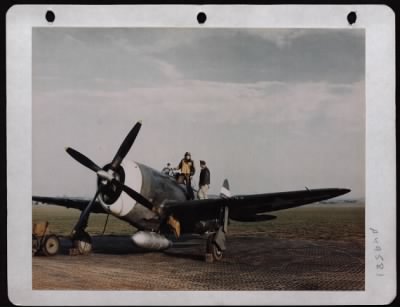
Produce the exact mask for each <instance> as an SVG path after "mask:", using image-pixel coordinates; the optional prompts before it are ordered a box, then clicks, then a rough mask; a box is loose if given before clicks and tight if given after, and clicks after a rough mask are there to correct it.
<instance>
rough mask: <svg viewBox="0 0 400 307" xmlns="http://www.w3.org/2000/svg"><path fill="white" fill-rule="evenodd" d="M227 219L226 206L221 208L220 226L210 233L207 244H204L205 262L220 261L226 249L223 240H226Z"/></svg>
mask: <svg viewBox="0 0 400 307" xmlns="http://www.w3.org/2000/svg"><path fill="white" fill-rule="evenodd" d="M228 219H229V211H228V207H227V206H226V207H224V208H222V210H221V215H220V225H223V226H220V227H219V229H218V231H217V232H215V233H212V234H210V235H209V236H208V238H207V246H206V257H205V260H206V262H214V261H220V260H221V259H222V256H223V254H224V251H225V250H226V246H225V241H226V233H227V232H228Z"/></svg>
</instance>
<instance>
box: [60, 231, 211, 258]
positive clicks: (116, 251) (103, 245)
mask: <svg viewBox="0 0 400 307" xmlns="http://www.w3.org/2000/svg"><path fill="white" fill-rule="evenodd" d="M60 243H61V248H60V252H59V254H62V255H69V249H70V248H72V247H73V244H72V241H71V240H70V239H69V238H68V237H60ZM92 244H93V252H94V253H96V254H109V255H128V254H146V253H154V252H155V251H151V250H146V249H143V248H141V247H138V246H136V245H134V244H133V242H132V240H131V238H130V236H116V235H104V236H100V235H99V236H92ZM203 244H204V241H203V240H202V239H201V238H200V239H199V238H198V237H183V238H182V239H179V240H174V242H173V246H172V247H171V248H170V249H168V250H165V251H163V253H164V254H165V255H167V256H169V257H175V258H187V259H193V260H204V255H203V254H201V253H200V249H201V248H199V247H200V246H202V245H203ZM156 252H157V251H156Z"/></svg>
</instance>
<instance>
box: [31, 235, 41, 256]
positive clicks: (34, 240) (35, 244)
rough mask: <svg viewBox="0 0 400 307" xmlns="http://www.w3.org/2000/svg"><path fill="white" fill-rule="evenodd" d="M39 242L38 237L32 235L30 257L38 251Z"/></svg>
mask: <svg viewBox="0 0 400 307" xmlns="http://www.w3.org/2000/svg"><path fill="white" fill-rule="evenodd" d="M39 245H40V242H39V239H38V237H36V236H35V235H32V256H35V255H36V252H37V251H38V249H39V247H40V246H39Z"/></svg>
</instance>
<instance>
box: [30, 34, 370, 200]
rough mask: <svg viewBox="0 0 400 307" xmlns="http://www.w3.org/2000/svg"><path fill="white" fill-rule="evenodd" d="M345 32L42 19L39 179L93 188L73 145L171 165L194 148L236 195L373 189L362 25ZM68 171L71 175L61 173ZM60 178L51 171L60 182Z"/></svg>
mask: <svg viewBox="0 0 400 307" xmlns="http://www.w3.org/2000/svg"><path fill="white" fill-rule="evenodd" d="M359 32H360V31H358V32H357V33H356V31H354V32H352V31H344V30H326V31H325V30H319V31H316V30H296V31H289V30H281V31H278V30H271V31H267V30H265V31H259V30H223V29H220V30H205V29H203V30H202V31H199V30H194V29H191V30H190V29H185V30H182V31H181V30H179V31H178V30H174V29H170V30H161V29H125V30H124V29H116V30H111V29H107V30H105V29H75V30H70V29H68V30H64V29H40V30H37V29H36V30H35V31H34V32H33V36H34V40H33V176H34V180H33V190H34V192H35V193H40V194H50V195H57V194H58V195H62V194H68V195H87V196H89V195H90V193H91V191H93V189H94V182H95V180H94V179H93V174H91V173H90V172H89V173H88V172H86V170H84V169H83V168H82V167H81V166H80V165H78V164H77V163H76V162H75V161H73V160H72V159H71V158H70V157H69V156H68V155H66V154H65V152H64V147H65V146H72V147H74V148H77V149H79V150H81V151H82V152H83V153H85V154H87V155H88V156H90V157H91V158H92V159H93V160H95V161H96V162H98V163H99V164H103V163H106V162H109V160H110V159H111V157H112V156H113V155H114V153H115V150H116V149H117V148H118V146H119V144H120V142H121V141H122V139H123V137H124V136H125V134H126V133H127V132H128V131H129V129H130V128H131V127H132V125H133V124H134V123H135V122H136V121H137V120H139V119H142V120H143V122H144V125H143V129H142V130H141V133H140V135H139V137H138V139H137V140H136V142H135V146H134V147H133V149H132V151H131V152H130V153H129V154H128V158H130V159H133V160H138V161H141V162H144V163H145V164H148V165H151V166H153V167H155V168H161V167H162V166H163V165H164V163H166V162H167V161H169V162H171V163H173V164H174V163H175V162H176V161H178V160H179V159H180V158H181V155H182V154H183V153H184V152H185V151H187V150H189V151H191V152H193V154H194V156H195V159H205V160H206V161H207V162H208V164H209V166H210V168H211V169H212V182H213V183H212V192H214V193H218V189H219V184H220V182H222V180H223V179H224V178H225V177H228V178H230V179H231V182H232V186H233V188H234V192H235V193H261V192H269V191H270V192H272V191H278V190H285V189H287V190H289V189H297V188H301V189H302V188H303V187H304V186H305V185H307V186H309V187H327V186H332V187H335V186H344V187H350V188H352V189H353V191H354V192H353V193H355V194H354V195H357V196H360V195H363V193H364V161H363V157H364V146H365V140H364V139H365V135H364V129H365V128H364V125H365V94H364V92H365V88H364V81H363V79H364V66H363V65H364V64H363V63H364V55H363V54H364V50H363V34H362V33H361V34H360V33H359ZM54 174H59V175H60V176H54ZM50 179H51V180H50Z"/></svg>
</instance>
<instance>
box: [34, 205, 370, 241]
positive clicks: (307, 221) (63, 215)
mask: <svg viewBox="0 0 400 307" xmlns="http://www.w3.org/2000/svg"><path fill="white" fill-rule="evenodd" d="M79 214H80V211H78V210H75V209H65V208H62V207H57V206H46V205H34V206H33V209H32V218H33V222H34V223H35V222H39V221H49V223H50V228H51V231H52V232H53V233H56V234H58V235H68V234H69V233H70V231H71V229H72V227H73V226H74V224H75V223H76V221H77V220H78V218H79ZM272 214H273V215H276V216H277V219H275V220H271V221H265V222H255V223H239V222H233V221H232V222H231V223H230V227H229V235H234V236H246V235H252V236H254V235H256V236H267V237H271V238H276V239H306V240H308V239H310V240H333V241H346V242H352V243H354V244H357V245H358V246H360V247H363V246H364V225H365V223H364V216H365V212H364V206H363V205H362V204H361V205H360V204H359V205H346V204H343V205H319V206H318V205H311V206H304V207H299V208H295V209H290V210H283V211H277V212H273V213H272ZM106 218H107V216H106V215H104V214H91V216H90V220H89V225H88V228H87V231H88V232H89V233H90V234H93V235H95V234H101V233H102V232H103V228H104V224H105V221H106ZM134 231H135V229H134V228H132V226H130V225H129V224H127V223H126V222H123V221H121V220H118V219H117V218H115V217H113V216H111V215H110V217H109V220H108V225H107V228H106V231H105V234H115V235H116V234H118V235H132V234H133V233H134Z"/></svg>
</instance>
